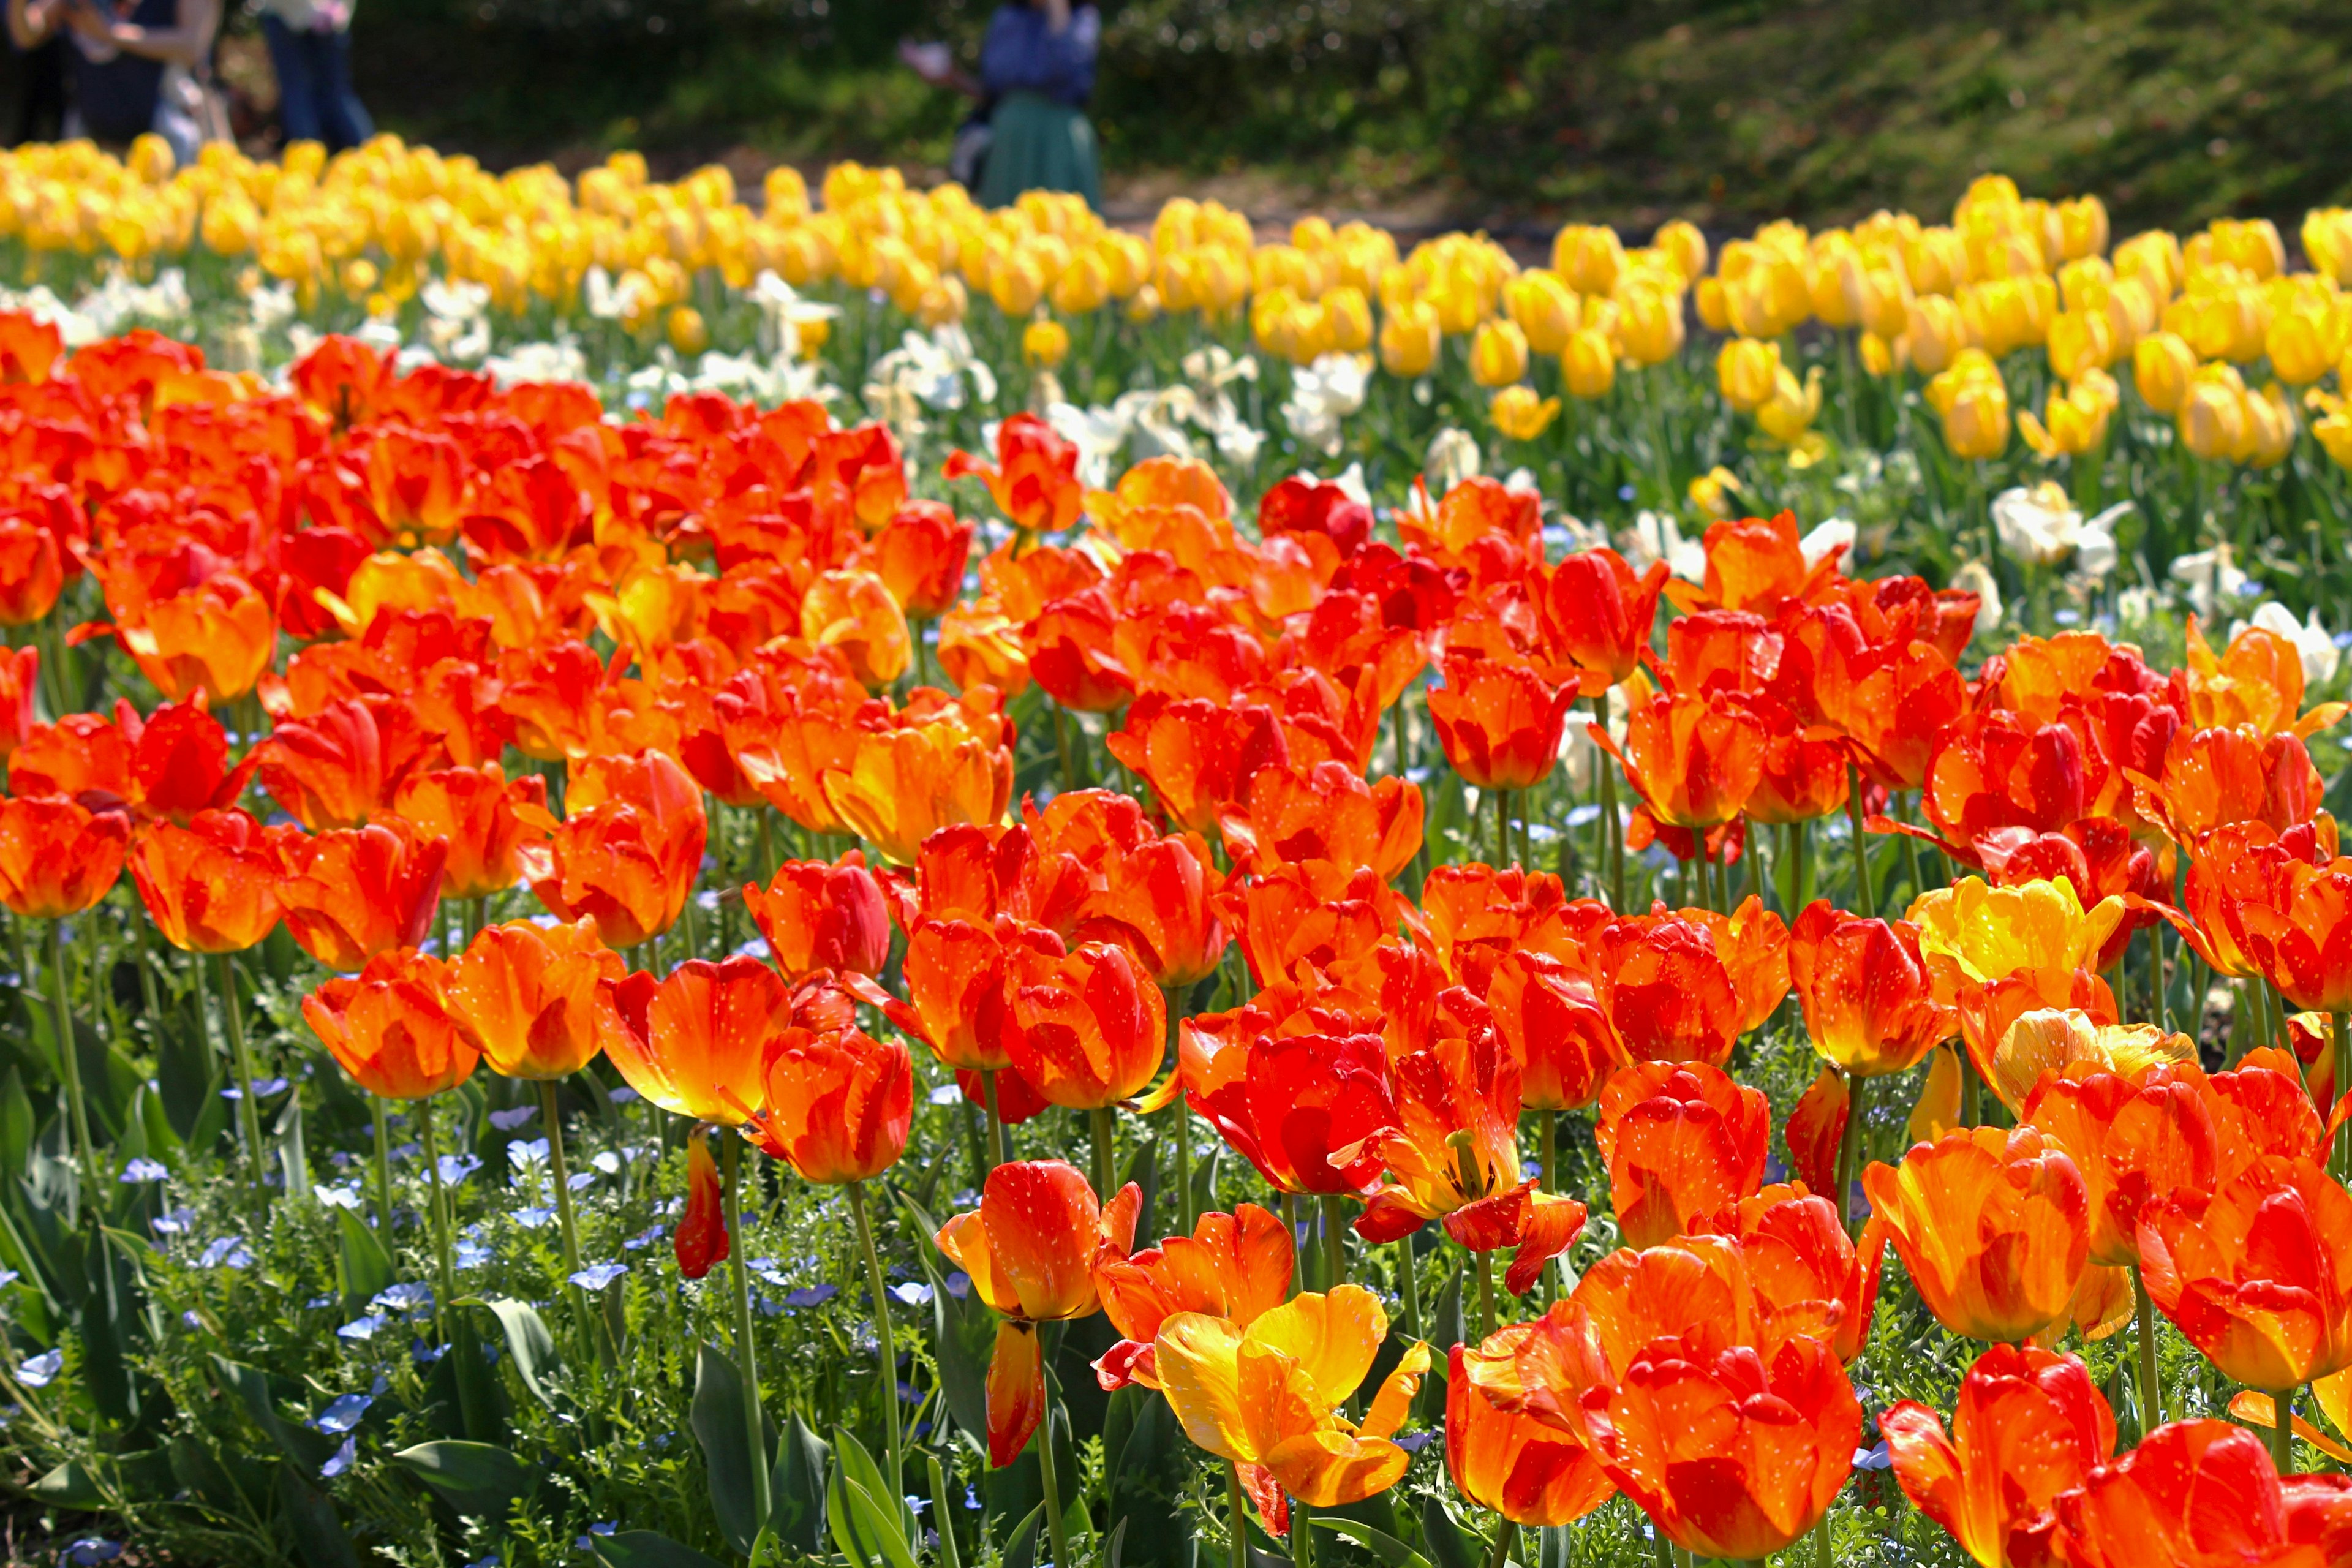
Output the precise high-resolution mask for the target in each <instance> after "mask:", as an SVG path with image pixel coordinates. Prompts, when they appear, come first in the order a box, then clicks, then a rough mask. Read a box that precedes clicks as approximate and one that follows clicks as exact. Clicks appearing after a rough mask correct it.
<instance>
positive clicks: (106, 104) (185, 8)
mask: <svg viewBox="0 0 2352 1568" xmlns="http://www.w3.org/2000/svg"><path fill="white" fill-rule="evenodd" d="M219 26H220V0H113V3H111V4H110V3H108V0H8V37H9V40H10V41H11V42H12V43H14V44H15V45H16V47H18V48H20V49H29V48H31V47H34V46H35V45H37V44H39V43H42V42H44V41H46V40H47V39H48V38H50V37H54V36H57V35H58V34H59V33H62V34H63V35H64V37H65V41H66V43H67V44H68V46H69V47H68V51H67V55H66V58H67V60H68V63H69V64H70V66H71V67H72V70H73V110H72V113H71V114H70V115H68V119H67V124H66V131H67V133H68V135H77V134H78V135H83V136H88V137H89V139H90V140H91V141H93V142H99V143H100V144H101V145H105V146H110V147H123V146H128V145H130V143H131V142H133V141H136V140H137V139H138V138H139V137H141V136H142V135H144V134H146V133H147V132H150V131H152V132H156V133H157V134H159V135H161V136H163V138H164V140H166V141H167V142H170V143H171V144H172V151H173V154H174V156H176V157H177V158H178V159H179V161H180V162H181V163H192V162H194V158H195V155H196V149H197V147H198V145H199V144H200V142H201V141H202V131H201V127H200V126H199V125H198V124H197V122H196V121H194V119H192V118H191V117H190V115H189V113H188V112H187V110H185V108H184V106H182V105H179V104H176V103H173V102H170V101H167V100H165V97H164V92H163V89H164V83H165V73H166V71H167V70H168V69H171V68H177V70H178V71H179V72H180V73H182V74H181V79H182V80H183V81H185V80H186V79H188V77H189V76H191V75H194V74H200V73H207V72H209V71H210V69H211V60H212V48H213V35H214V34H215V32H216V31H217V30H218V28H219Z"/></svg>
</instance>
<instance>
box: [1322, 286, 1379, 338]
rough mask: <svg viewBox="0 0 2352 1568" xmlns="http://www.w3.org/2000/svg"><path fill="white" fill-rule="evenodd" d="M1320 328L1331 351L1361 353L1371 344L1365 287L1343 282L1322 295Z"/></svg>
mask: <svg viewBox="0 0 2352 1568" xmlns="http://www.w3.org/2000/svg"><path fill="white" fill-rule="evenodd" d="M1323 330H1324V337H1325V339H1326V341H1327V343H1328V352H1329V353H1343V354H1355V353H1363V352H1364V351H1365V350H1366V349H1368V348H1370V347H1371V346H1372V307H1371V305H1370V303H1369V302H1368V301H1367V300H1365V298H1364V291H1363V290H1362V289H1359V288H1356V287H1355V286H1354V285H1352V284H1347V283H1343V284H1341V285H1340V286H1339V287H1338V288H1336V289H1332V290H1331V291H1330V292H1329V293H1328V294H1326V295H1324V296H1323Z"/></svg>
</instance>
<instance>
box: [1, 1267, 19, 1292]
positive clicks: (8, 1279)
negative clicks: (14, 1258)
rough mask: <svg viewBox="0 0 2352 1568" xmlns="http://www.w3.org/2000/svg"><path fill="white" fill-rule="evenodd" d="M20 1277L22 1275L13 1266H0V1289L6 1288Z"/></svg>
mask: <svg viewBox="0 0 2352 1568" xmlns="http://www.w3.org/2000/svg"><path fill="white" fill-rule="evenodd" d="M21 1278H22V1276H20V1275H19V1274H18V1273H17V1272H16V1270H15V1269H13V1268H0V1290H5V1289H7V1288H8V1287H9V1286H11V1285H14V1284H15V1283H16V1281H17V1280H18V1279H21Z"/></svg>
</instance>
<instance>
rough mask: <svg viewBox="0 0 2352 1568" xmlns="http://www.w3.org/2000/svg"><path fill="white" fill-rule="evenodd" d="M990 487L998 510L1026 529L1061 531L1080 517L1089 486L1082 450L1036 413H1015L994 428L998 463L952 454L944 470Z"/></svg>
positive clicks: (1025, 530)
mask: <svg viewBox="0 0 2352 1568" xmlns="http://www.w3.org/2000/svg"><path fill="white" fill-rule="evenodd" d="M940 471H941V472H942V473H944V474H945V475H946V476H947V477H948V478H949V479H963V478H965V477H967V476H970V477H972V478H977V479H980V480H981V481H982V483H984V484H986V485H987V486H988V493H989V494H990V495H991V496H993V497H994V498H995V500H996V505H997V510H1000V511H1002V512H1003V513H1004V515H1005V516H1006V517H1007V518H1010V519H1011V520H1012V521H1013V527H1015V528H1017V529H1019V530H1020V531H1022V532H1024V533H1058V532H1060V531H1062V530H1063V529H1066V528H1067V527H1069V526H1070V525H1071V524H1072V523H1074V522H1076V521H1078V510H1079V508H1080V507H1081V506H1083V505H1084V504H1085V500H1086V487H1085V486H1084V485H1082V484H1080V483H1079V482H1078V477H1077V474H1078V449H1077V447H1075V446H1072V445H1071V444H1070V443H1069V442H1067V441H1065V440H1064V439H1062V437H1060V436H1058V435H1056V434H1055V431H1054V427H1053V426H1050V425H1048V424H1046V423H1045V421H1044V420H1043V419H1040V418H1038V417H1037V416H1035V415H1034V414H1015V415H1014V416H1013V417H1011V418H1010V419H1007V420H1006V421H1004V423H1003V424H1002V425H1000V426H997V427H996V462H995V463H994V464H993V465H990V464H987V463H983V462H982V461H981V460H980V459H979V458H975V457H973V456H972V455H971V453H969V452H965V451H961V450H958V451H954V452H950V453H949V454H948V460H947V463H946V465H945V466H944V467H943V468H941V469H940Z"/></svg>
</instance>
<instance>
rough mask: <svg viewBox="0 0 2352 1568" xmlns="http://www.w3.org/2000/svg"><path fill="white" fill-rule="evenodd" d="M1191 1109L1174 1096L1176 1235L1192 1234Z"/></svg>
mask: <svg viewBox="0 0 2352 1568" xmlns="http://www.w3.org/2000/svg"><path fill="white" fill-rule="evenodd" d="M1192 1220H1193V1214H1192V1107H1190V1106H1188V1105H1186V1104H1185V1103H1184V1095H1183V1092H1182V1091H1181V1090H1179V1091H1178V1092H1177V1095H1176V1234H1177V1235H1179V1236H1190V1235H1192Z"/></svg>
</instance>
